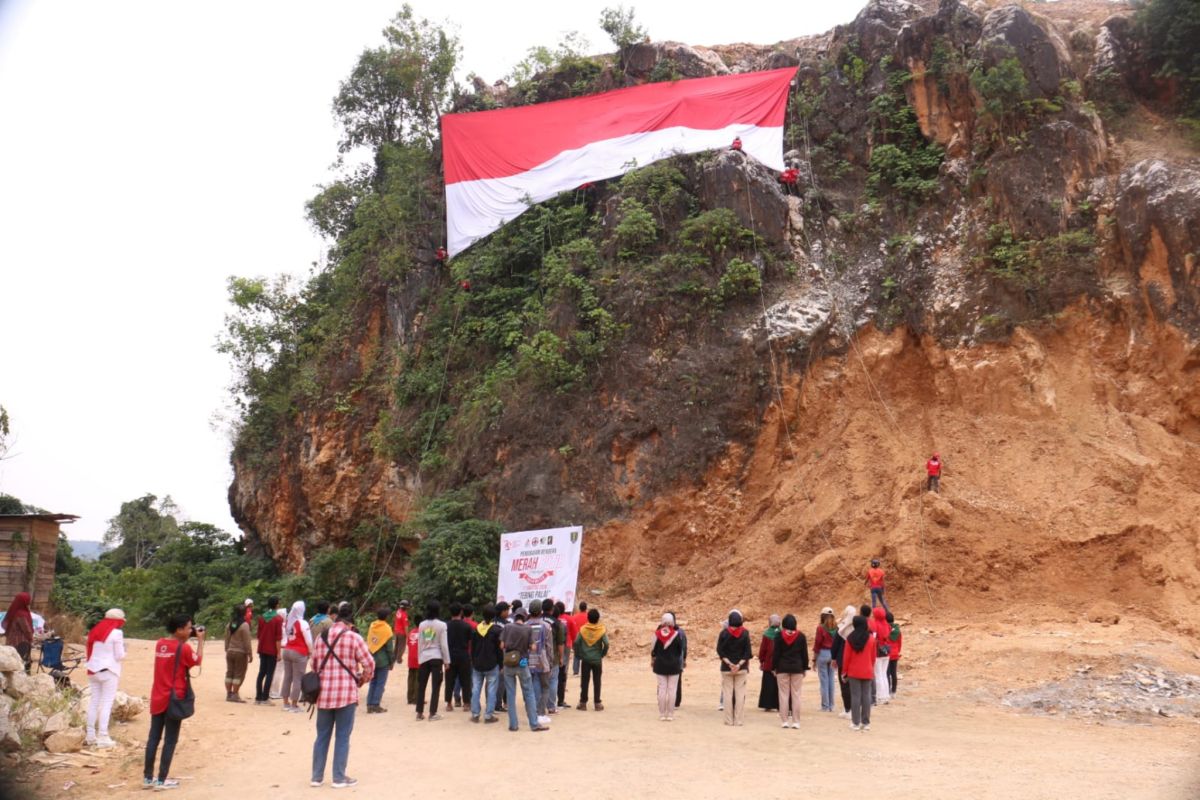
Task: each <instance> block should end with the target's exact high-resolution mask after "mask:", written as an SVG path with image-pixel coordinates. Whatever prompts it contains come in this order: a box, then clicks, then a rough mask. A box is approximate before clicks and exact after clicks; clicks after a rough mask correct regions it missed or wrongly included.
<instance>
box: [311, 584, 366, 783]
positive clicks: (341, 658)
mask: <svg viewBox="0 0 1200 800" xmlns="http://www.w3.org/2000/svg"><path fill="white" fill-rule="evenodd" d="M353 616H354V609H353V608H351V607H350V604H349V603H342V604H341V606H340V607H339V608H338V621H337V622H335V623H333V625H332V626H331V627H330V628H329V630H328V631H326V632H325V634H324V635H322V636H321V637H320V638H319V639H317V640H316V641H315V642H314V644H313V660H312V667H313V671H314V672H316V673H317V675H318V676H319V677H320V679H321V694H320V696H319V697H318V698H317V738H316V741H314V742H313V761H312V783H311V784H310V785H311V786H320V785H321V784H322V783H323V782H324V780H325V762H326V760H327V759H328V756H329V740H330V739H331V738H333V740H334V741H333V788H335V789H346V788H349V787H351V786H355V785H357V784H358V781H356V780H355V779H354V778H351V777H350V776H348V775H347V774H346V762H347V761H349V760H350V732H351V731H352V730H353V729H354V712H355V711H356V710H357V709H358V690H359V688H360V687H361V686H363V685H365V684H366V683H368V682H369V681H370V680H371V676H372V675H374V673H375V659H374V658H373V657H372V656H371V651H370V650H369V649H367V643H366V642H365V641H363V638H362V637H361V636H359V635H358V634H357V633H355V632H354V631H353V630H352V629H351V628H350V626H349V624H347V622H348V621H349V620H351V619H352V618H353Z"/></svg>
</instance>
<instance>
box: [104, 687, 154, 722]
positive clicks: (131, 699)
mask: <svg viewBox="0 0 1200 800" xmlns="http://www.w3.org/2000/svg"><path fill="white" fill-rule="evenodd" d="M145 710H146V700H145V698H143V697H137V696H135V695H129V694H125V692H117V694H116V696H115V697H114V698H113V707H112V718H113V719H114V720H116V721H117V722H129V720H131V719H133V718H134V717H136V716H137V715H138V714H141V713H142V712H143V711H145Z"/></svg>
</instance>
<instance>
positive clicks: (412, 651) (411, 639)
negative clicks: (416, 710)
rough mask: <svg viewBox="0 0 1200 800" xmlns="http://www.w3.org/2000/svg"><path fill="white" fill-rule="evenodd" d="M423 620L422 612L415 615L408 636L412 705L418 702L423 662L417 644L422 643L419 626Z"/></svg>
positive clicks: (409, 683)
mask: <svg viewBox="0 0 1200 800" xmlns="http://www.w3.org/2000/svg"><path fill="white" fill-rule="evenodd" d="M421 621H422V617H421V615H420V614H417V615H416V616H415V617H413V621H412V628H411V629H410V630H409V631H408V636H407V638H406V642H407V644H408V704H409V705H410V706H415V705H416V704H417V678H418V677H419V673H420V671H421V662H420V660H419V659H418V654H417V646H418V645H419V644H420V643H421V632H420V631H419V630H417V628H418V627H419V626H420V625H421Z"/></svg>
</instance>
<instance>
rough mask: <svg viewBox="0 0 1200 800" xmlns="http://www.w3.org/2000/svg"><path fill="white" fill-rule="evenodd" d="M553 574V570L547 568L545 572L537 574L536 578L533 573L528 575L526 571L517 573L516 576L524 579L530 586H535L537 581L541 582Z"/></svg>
mask: <svg viewBox="0 0 1200 800" xmlns="http://www.w3.org/2000/svg"><path fill="white" fill-rule="evenodd" d="M553 574H554V570H552V569H548V570H546V571H545V572H542V573H540V574H538V576H537V577H536V578H535V577H533V575H530V574H529V573H528V572H522V573H520V574H518V575H517V578H519V579H520V580H523V581H525V582H526V583H528V584H529V585H530V586H537V585H538V584H539V583H542V582H543V581H545V580H546V579H547V578H549V577H550V576H552V575H553Z"/></svg>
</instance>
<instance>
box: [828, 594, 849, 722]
mask: <svg viewBox="0 0 1200 800" xmlns="http://www.w3.org/2000/svg"><path fill="white" fill-rule="evenodd" d="M854 614H855V611H854V606H846V610H845V611H843V612H842V619H841V621H839V622H838V624H837V630H836V631H835V633H834V634H833V647H832V648H831V649H830V652H832V653H833V660H834V663H835V664H836V665H837V674H838V690H839V691H840V692H841V695H842V713H840V714H838V716H839V717H841V718H842V719H849V718H850V682H849V681H848V680H847V679H846V673H845V670H844V667H845V648H846V637H847V636H849V635H850V632H851V631H852V630H854V625H853V622H854Z"/></svg>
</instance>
